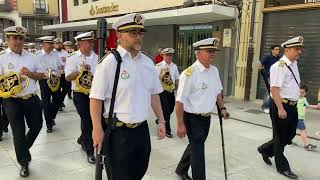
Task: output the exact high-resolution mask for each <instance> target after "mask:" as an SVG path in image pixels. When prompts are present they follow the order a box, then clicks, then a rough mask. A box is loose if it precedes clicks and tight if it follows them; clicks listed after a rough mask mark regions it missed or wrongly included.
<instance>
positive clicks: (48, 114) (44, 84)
mask: <svg viewBox="0 0 320 180" xmlns="http://www.w3.org/2000/svg"><path fill="white" fill-rule="evenodd" d="M54 38H55V37H54V36H44V37H40V38H39V39H40V40H41V42H42V45H43V47H42V50H40V51H39V52H38V53H37V57H38V58H39V59H40V65H41V67H42V71H41V72H42V73H44V74H46V78H45V79H42V80H40V81H39V85H40V92H41V101H42V105H43V113H44V117H45V120H46V125H47V133H51V132H52V131H53V129H52V128H53V126H54V125H56V123H55V118H56V115H57V112H58V109H59V107H60V104H61V101H62V99H61V91H60V85H59V84H58V82H56V83H55V85H56V86H59V87H55V88H50V86H49V84H48V80H49V79H52V80H53V79H54V80H56V81H60V76H61V70H62V68H63V65H62V62H61V58H60V56H59V55H58V53H57V52H56V51H54V47H53V40H54ZM49 76H50V77H49ZM53 76H55V77H53Z"/></svg>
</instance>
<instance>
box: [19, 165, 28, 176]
mask: <svg viewBox="0 0 320 180" xmlns="http://www.w3.org/2000/svg"><path fill="white" fill-rule="evenodd" d="M20 176H21V177H28V176H29V168H28V165H25V166H21V169H20Z"/></svg>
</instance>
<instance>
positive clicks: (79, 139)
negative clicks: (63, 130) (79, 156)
mask: <svg viewBox="0 0 320 180" xmlns="http://www.w3.org/2000/svg"><path fill="white" fill-rule="evenodd" d="M81 142H82V141H81V137H79V138H78V139H77V143H78V144H80V145H81Z"/></svg>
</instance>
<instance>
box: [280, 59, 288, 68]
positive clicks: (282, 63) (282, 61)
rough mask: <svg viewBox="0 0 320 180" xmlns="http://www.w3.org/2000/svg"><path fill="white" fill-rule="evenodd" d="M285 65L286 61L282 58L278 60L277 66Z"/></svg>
mask: <svg viewBox="0 0 320 180" xmlns="http://www.w3.org/2000/svg"><path fill="white" fill-rule="evenodd" d="M285 65H286V62H285V61H284V60H282V59H281V60H280V61H279V67H284V66H285Z"/></svg>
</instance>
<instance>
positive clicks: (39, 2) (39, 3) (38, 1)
mask: <svg viewBox="0 0 320 180" xmlns="http://www.w3.org/2000/svg"><path fill="white" fill-rule="evenodd" d="M35 7H36V9H46V7H47V3H46V0H35Z"/></svg>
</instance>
